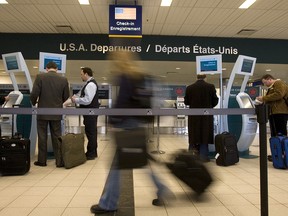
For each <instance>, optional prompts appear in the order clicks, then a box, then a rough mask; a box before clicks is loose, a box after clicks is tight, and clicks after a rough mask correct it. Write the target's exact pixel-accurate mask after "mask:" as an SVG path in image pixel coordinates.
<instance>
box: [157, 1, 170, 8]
mask: <svg viewBox="0 0 288 216" xmlns="http://www.w3.org/2000/svg"><path fill="white" fill-rule="evenodd" d="M171 3H172V0H162V1H161V5H160V6H162V7H167V6H168V7H169V6H170V5H171Z"/></svg>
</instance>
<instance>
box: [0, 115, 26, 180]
mask: <svg viewBox="0 0 288 216" xmlns="http://www.w3.org/2000/svg"><path fill="white" fill-rule="evenodd" d="M0 159H1V160H0V174H1V175H3V176H8V175H24V174H25V173H27V172H28V171H29V170H30V166H31V163H30V140H29V139H26V138H22V137H21V135H20V134H19V133H15V135H14V115H12V137H11V138H10V137H1V139H0Z"/></svg>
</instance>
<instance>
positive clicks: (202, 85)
mask: <svg viewBox="0 0 288 216" xmlns="http://www.w3.org/2000/svg"><path fill="white" fill-rule="evenodd" d="M205 78H206V75H205V74H198V75H197V80H196V82H195V83H193V84H192V85H189V86H188V87H187V88H186V93H185V97H184V103H185V105H189V108H213V107H215V106H216V105H217V104H218V97H217V94H216V89H215V86H214V85H213V84H210V83H207V82H206V81H205ZM213 125H214V124H213V115H201V116H188V138H189V150H191V151H193V152H194V153H195V154H196V155H197V156H199V158H200V160H202V161H203V162H208V161H210V159H209V157H208V153H209V151H208V144H212V143H214V141H213V139H214V132H213V131H214V129H213Z"/></svg>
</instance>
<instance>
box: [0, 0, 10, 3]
mask: <svg viewBox="0 0 288 216" xmlns="http://www.w3.org/2000/svg"><path fill="white" fill-rule="evenodd" d="M0 4H8V2H7V1H6V0H0Z"/></svg>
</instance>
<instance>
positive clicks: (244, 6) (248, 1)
mask: <svg viewBox="0 0 288 216" xmlns="http://www.w3.org/2000/svg"><path fill="white" fill-rule="evenodd" d="M255 2H256V0H246V1H245V2H244V3H243V4H242V5H240V7H239V8H240V9H247V8H249V7H250V6H251V5H252V4H254V3H255Z"/></svg>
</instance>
